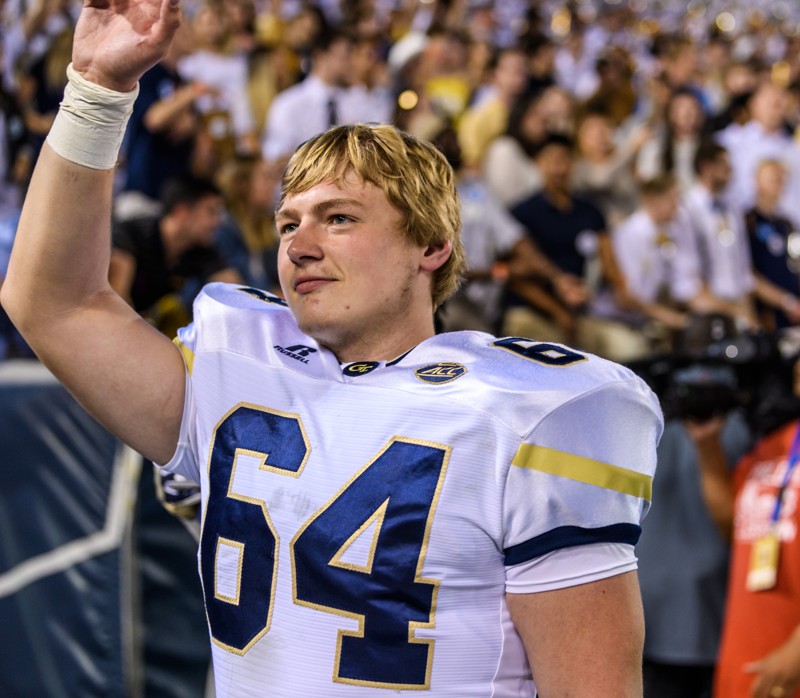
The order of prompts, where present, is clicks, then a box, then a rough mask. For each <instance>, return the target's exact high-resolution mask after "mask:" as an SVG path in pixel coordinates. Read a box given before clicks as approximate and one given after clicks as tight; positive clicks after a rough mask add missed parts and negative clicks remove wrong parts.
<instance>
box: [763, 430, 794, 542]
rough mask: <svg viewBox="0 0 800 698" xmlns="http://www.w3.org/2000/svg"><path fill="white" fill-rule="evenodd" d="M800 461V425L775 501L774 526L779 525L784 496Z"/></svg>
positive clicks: (772, 518) (772, 520) (771, 518)
mask: <svg viewBox="0 0 800 698" xmlns="http://www.w3.org/2000/svg"><path fill="white" fill-rule="evenodd" d="M798 461H800V424H798V425H797V430H796V431H795V433H794V440H793V441H792V447H791V449H790V450H789V463H788V464H787V466H786V472H785V473H784V474H783V481H782V482H781V487H780V489H779V490H778V496H777V498H776V499H775V508H774V509H773V510H772V516H771V517H770V521H771V522H772V525H773V526H774V525H775V524H777V523H778V519H779V518H780V515H781V507H782V506H783V495H784V492H786V488H787V487H788V486H789V483H790V482H791V480H792V473H794V469H795V467H797V463H798Z"/></svg>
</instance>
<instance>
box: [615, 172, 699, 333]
mask: <svg viewBox="0 0 800 698" xmlns="http://www.w3.org/2000/svg"><path fill="white" fill-rule="evenodd" d="M639 193H640V198H641V206H640V207H639V209H638V210H637V211H636V212H635V213H633V214H632V215H631V216H629V217H628V218H627V219H625V220H624V221H623V222H622V223H620V225H618V226H617V227H616V228H615V229H613V230H612V235H611V244H612V247H613V249H614V254H615V256H616V258H617V263H618V265H619V269H620V271H621V272H622V275H623V277H624V279H625V286H626V290H627V292H628V294H629V295H630V296H631V297H632V298H633V299H634V300H635V306H636V308H637V311H636V312H633V313H630V314H629V316H628V317H626V318H625V320H626V321H627V322H629V323H630V324H632V325H639V326H642V327H643V326H644V325H645V324H646V323H647V322H648V320H652V321H655V322H656V323H658V324H659V325H661V326H662V327H664V328H666V329H667V330H679V329H682V328H683V327H685V326H686V323H687V321H688V316H687V315H686V312H685V311H686V309H699V308H697V305H698V303H697V301H698V299H701V298H702V295H703V285H702V283H701V280H700V274H699V263H698V259H697V250H696V248H695V246H694V244H693V242H692V239H691V235H690V232H689V230H688V226H687V222H686V220H685V217H684V214H682V213H681V212H680V211H679V210H678V190H677V186H676V184H675V180H674V179H673V177H672V176H671V175H661V176H659V177H656V178H655V179H652V180H648V181H646V182H644V183H642V185H641V187H640V192H639ZM700 305H702V304H700Z"/></svg>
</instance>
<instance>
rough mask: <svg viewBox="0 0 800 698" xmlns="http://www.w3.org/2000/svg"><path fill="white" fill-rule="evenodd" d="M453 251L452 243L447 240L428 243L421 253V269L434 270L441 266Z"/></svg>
mask: <svg viewBox="0 0 800 698" xmlns="http://www.w3.org/2000/svg"><path fill="white" fill-rule="evenodd" d="M452 252H453V243H452V242H450V241H449V240H446V241H444V242H436V243H433V244H431V245H428V246H427V247H426V248H425V249H424V250H423V253H422V259H421V261H420V269H422V270H423V271H428V272H434V271H436V270H437V269H438V268H439V267H441V266H442V265H443V264H444V263H445V262H446V261H447V260H448V259H450V254H451V253H452Z"/></svg>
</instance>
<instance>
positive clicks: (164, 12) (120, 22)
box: [72, 0, 181, 92]
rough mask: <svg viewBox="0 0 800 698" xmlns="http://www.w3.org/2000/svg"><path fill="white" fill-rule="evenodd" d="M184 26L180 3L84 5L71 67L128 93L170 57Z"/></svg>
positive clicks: (124, 0) (96, 0)
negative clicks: (155, 67)
mask: <svg viewBox="0 0 800 698" xmlns="http://www.w3.org/2000/svg"><path fill="white" fill-rule="evenodd" d="M180 22H181V12H180V0H85V1H84V3H83V10H82V11H81V16H80V18H79V19H78V24H77V26H76V27H75V41H74V45H73V49H72V63H73V67H74V68H75V70H76V71H78V72H79V73H81V74H82V75H83V77H85V78H86V79H87V80H90V81H91V82H95V83H97V84H99V85H102V86H104V87H108V88H111V89H113V90H118V91H120V92H129V91H130V90H132V89H133V88H134V87H135V85H136V82H137V81H138V80H139V78H140V77H141V76H142V74H143V73H144V72H145V71H146V70H148V69H149V68H151V67H152V66H154V65H155V64H156V63H158V62H159V61H160V60H161V59H162V58H163V56H164V55H165V54H166V52H167V49H168V48H169V45H170V42H171V41H172V38H173V36H174V35H175V32H176V31H177V29H178V27H179V26H180Z"/></svg>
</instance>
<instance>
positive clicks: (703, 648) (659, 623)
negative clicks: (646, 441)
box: [633, 316, 752, 698]
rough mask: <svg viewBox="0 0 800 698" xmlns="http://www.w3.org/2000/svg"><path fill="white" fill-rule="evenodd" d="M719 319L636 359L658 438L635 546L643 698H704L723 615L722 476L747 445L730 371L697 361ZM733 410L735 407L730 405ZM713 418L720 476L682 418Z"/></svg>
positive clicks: (724, 322) (723, 322)
mask: <svg viewBox="0 0 800 698" xmlns="http://www.w3.org/2000/svg"><path fill="white" fill-rule="evenodd" d="M732 325H733V323H732V321H730V320H728V318H726V317H724V316H716V317H714V316H707V317H701V316H693V317H692V318H691V320H690V325H689V326H688V327H687V329H686V330H685V331H683V332H680V333H678V335H677V336H676V344H675V352H674V353H673V354H671V355H669V356H663V355H659V356H657V357H655V358H653V359H648V360H645V361H642V362H639V363H638V364H637V365H635V366H633V368H634V370H636V371H637V372H639V373H640V375H643V377H645V379H646V380H647V381H648V383H650V384H651V387H653V388H654V389H655V391H656V394H657V395H658V396H659V400H660V403H661V407H662V410H663V411H664V435H663V436H662V437H661V441H660V442H659V445H658V450H657V453H656V459H657V463H658V477H657V478H656V479H655V481H654V483H653V495H654V497H655V501H657V502H658V506H656V507H653V509H652V511H651V512H650V513H649V515H648V517H647V525H646V526H644V528H643V531H642V536H641V538H640V539H639V543H638V544H637V546H636V555H637V556H638V558H639V560H640V574H639V585H640V588H641V590H642V605H643V607H644V616H645V645H644V663H643V676H644V696H645V698H710V696H711V690H712V685H713V678H714V668H715V664H716V659H717V654H718V652H719V645H720V638H721V635H722V624H723V618H724V613H725V595H726V587H727V580H728V565H729V560H730V558H729V538H730V535H729V531H730V524H731V517H730V513H728V514H727V515H726V514H725V512H724V511H723V510H722V508H721V507H719V506H717V503H718V502H719V501H720V500H725V499H727V491H728V488H729V486H730V485H729V474H728V472H727V466H725V465H724V464H725V463H726V462H728V463H735V462H736V461H737V460H738V459H739V458H740V457H741V456H743V455H744V454H745V453H746V452H747V450H748V449H749V448H750V447H751V444H752V440H751V436H750V428H749V426H748V423H747V421H746V419H745V413H744V411H743V410H741V409H730V408H731V407H733V406H734V405H735V404H736V400H735V397H737V396H738V391H737V390H736V386H737V381H736V376H735V372H734V369H733V367H732V366H730V365H720V364H718V363H712V362H710V361H708V360H707V359H705V358H704V357H705V354H706V353H707V348H708V347H709V346H713V340H714V339H715V338H716V337H718V336H719V335H720V334H726V335H730V333H731V332H732V330H733V327H732ZM737 406H738V405H737ZM714 414H724V416H722V417H720V418H719V434H720V437H721V447H722V452H723V454H724V456H723V458H722V460H721V462H722V463H723V469H722V471H720V470H718V469H710V470H704V469H703V468H701V467H700V463H699V454H698V449H697V446H696V445H695V443H694V442H693V440H692V437H691V435H690V433H689V431H688V430H687V426H686V420H707V419H708V418H709V417H710V416H711V415H714Z"/></svg>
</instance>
